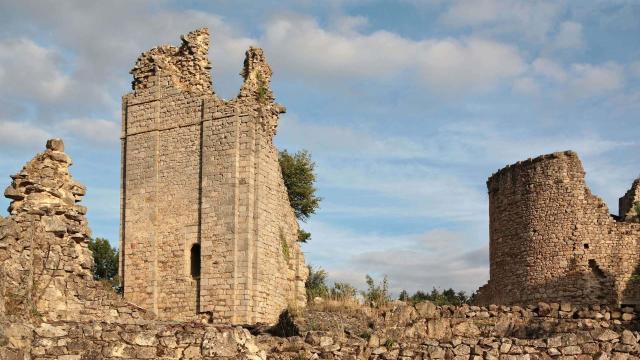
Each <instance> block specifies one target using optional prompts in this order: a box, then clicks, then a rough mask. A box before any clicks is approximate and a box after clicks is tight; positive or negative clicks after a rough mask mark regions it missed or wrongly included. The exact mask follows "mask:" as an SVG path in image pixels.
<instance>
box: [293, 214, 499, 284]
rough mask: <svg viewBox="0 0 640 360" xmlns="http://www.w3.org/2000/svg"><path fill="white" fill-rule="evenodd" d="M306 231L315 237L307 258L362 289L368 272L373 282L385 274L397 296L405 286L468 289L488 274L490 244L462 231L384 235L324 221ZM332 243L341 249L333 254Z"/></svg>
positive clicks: (308, 246)
mask: <svg viewBox="0 0 640 360" xmlns="http://www.w3.org/2000/svg"><path fill="white" fill-rule="evenodd" d="M309 230H310V231H311V233H312V235H313V237H314V238H313V241H312V242H309V243H308V244H305V245H304V246H303V249H304V251H305V253H307V254H310V255H309V256H308V262H309V263H311V264H318V263H322V264H323V267H324V268H325V270H327V271H328V274H329V279H330V280H331V281H345V282H348V283H351V284H353V285H354V286H356V287H358V288H360V289H364V288H365V284H364V278H365V275H366V274H371V275H372V276H373V277H374V278H375V279H376V280H377V281H379V280H381V278H382V276H383V275H387V276H388V277H389V284H390V289H391V291H392V293H394V294H395V295H397V294H398V293H399V292H400V291H401V290H403V289H405V290H407V291H409V292H415V291H417V290H431V288H432V287H437V288H441V289H442V288H449V287H453V288H454V289H457V290H465V291H467V292H469V293H470V292H472V291H475V290H476V289H477V288H478V287H479V286H480V285H482V284H483V283H484V282H485V281H486V280H487V279H488V275H489V266H488V263H489V252H488V243H485V244H484V245H478V244H477V243H476V239H474V238H471V237H470V236H469V235H468V233H465V232H457V231H451V230H446V229H434V230H430V231H428V232H426V233H424V234H407V235H400V236H384V235H379V234H375V233H366V232H365V233H355V232H353V231H350V230H346V229H343V228H336V227H332V226H329V225H327V224H323V223H314V225H313V226H310V227H309ZM483 237H484V236H483ZM482 241H487V240H482ZM336 248H339V249H342V251H340V252H338V253H337V252H336V251H335V249H336ZM328 249H329V250H330V251H327V250H328Z"/></svg>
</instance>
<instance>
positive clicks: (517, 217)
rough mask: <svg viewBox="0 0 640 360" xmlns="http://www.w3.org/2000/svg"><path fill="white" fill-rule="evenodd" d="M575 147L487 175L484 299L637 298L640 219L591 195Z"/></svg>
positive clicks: (504, 301) (595, 300)
mask: <svg viewBox="0 0 640 360" xmlns="http://www.w3.org/2000/svg"><path fill="white" fill-rule="evenodd" d="M584 177H585V173H584V170H583V168H582V164H581V162H580V160H579V158H578V156H577V154H576V153H574V152H571V151H566V152H558V153H553V154H549V155H544V156H540V157H538V158H535V159H529V160H527V161H523V162H519V163H517V164H514V165H511V166H508V167H506V168H504V169H502V170H500V171H498V172H497V173H495V174H494V175H492V176H491V177H490V178H489V180H488V181H487V187H488V190H489V231H490V233H489V237H490V244H489V252H490V264H491V265H490V280H489V282H488V284H487V285H485V286H483V287H482V288H480V290H479V291H478V302H479V303H481V304H489V303H498V304H517V303H520V304H527V303H536V302H538V301H571V302H576V303H583V304H640V293H639V288H640V286H639V285H640V283H637V277H636V276H635V275H638V273H639V272H638V270H639V269H640V268H639V266H640V244H639V242H640V224H638V223H633V222H626V221H617V220H616V219H615V218H614V217H613V216H611V215H610V214H609V210H608V208H607V206H606V204H605V203H604V202H603V201H602V200H601V199H600V198H598V197H596V196H594V195H592V194H591V192H590V191H589V189H588V188H587V186H586V184H585V180H584Z"/></svg>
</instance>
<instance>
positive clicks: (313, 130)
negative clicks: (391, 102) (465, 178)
mask: <svg viewBox="0 0 640 360" xmlns="http://www.w3.org/2000/svg"><path fill="white" fill-rule="evenodd" d="M307 134H313V136H312V137H310V136H306V135H307ZM278 140H279V141H283V142H285V143H287V145H288V146H290V147H294V148H303V147H304V148H307V149H311V150H312V151H313V152H314V153H316V152H317V153H322V154H324V156H332V157H347V158H351V157H354V156H356V157H360V158H377V159H411V158H424V157H425V156H426V155H427V154H426V153H425V151H426V149H425V148H424V146H422V145H421V144H418V143H416V142H414V141H411V140H409V139H407V138H404V137H393V136H387V137H384V138H380V137H377V136H375V135H374V134H372V133H370V132H368V131H367V130H365V129H355V128H349V127H345V126H339V125H319V124H314V123H310V122H301V121H299V120H298V118H297V116H295V115H292V114H287V115H285V116H283V118H282V119H281V121H280V124H279V126H278Z"/></svg>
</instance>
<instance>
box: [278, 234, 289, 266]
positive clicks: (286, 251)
mask: <svg viewBox="0 0 640 360" xmlns="http://www.w3.org/2000/svg"><path fill="white" fill-rule="evenodd" d="M280 244H281V246H282V256H284V259H285V260H286V261H289V259H290V258H291V253H290V252H289V243H288V242H287V238H286V237H285V236H284V233H283V232H282V228H281V229H280Z"/></svg>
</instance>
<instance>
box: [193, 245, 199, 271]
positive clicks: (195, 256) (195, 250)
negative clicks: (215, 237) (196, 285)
mask: <svg viewBox="0 0 640 360" xmlns="http://www.w3.org/2000/svg"><path fill="white" fill-rule="evenodd" d="M191 276H193V277H194V278H199V277H200V244H193V245H192V246H191Z"/></svg>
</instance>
